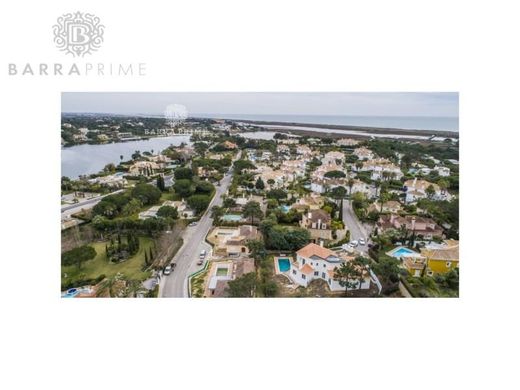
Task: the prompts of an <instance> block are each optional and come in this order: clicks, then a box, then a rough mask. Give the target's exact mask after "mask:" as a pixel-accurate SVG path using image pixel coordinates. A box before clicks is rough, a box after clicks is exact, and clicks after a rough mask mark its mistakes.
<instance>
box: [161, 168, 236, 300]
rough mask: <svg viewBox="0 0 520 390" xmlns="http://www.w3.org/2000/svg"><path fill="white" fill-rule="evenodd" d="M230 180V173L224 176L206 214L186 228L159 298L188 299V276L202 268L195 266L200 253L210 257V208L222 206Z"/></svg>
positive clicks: (162, 283) (162, 281)
mask: <svg viewBox="0 0 520 390" xmlns="http://www.w3.org/2000/svg"><path fill="white" fill-rule="evenodd" d="M231 178H232V175H231V174H230V173H227V174H226V175H225V176H224V178H223V179H222V180H221V181H220V186H218V187H216V191H215V196H214V197H213V199H212V201H211V203H210V204H209V206H208V210H207V211H206V213H205V214H204V215H203V216H202V218H201V219H200V221H199V222H197V224H196V225H195V226H191V227H187V228H186V230H185V232H184V235H183V237H182V238H183V240H184V243H183V245H182V247H181V248H180V249H179V251H178V252H177V254H176V255H175V256H174V258H173V262H175V263H176V264H177V265H176V266H175V269H174V270H173V272H172V273H171V274H170V275H168V276H164V275H163V276H162V277H161V282H160V284H159V296H160V297H177V298H183V297H188V276H189V275H190V274H192V273H193V272H195V271H197V270H199V269H201V268H202V267H203V266H197V261H198V260H199V254H200V252H201V251H202V250H203V249H206V252H208V255H206V259H207V258H208V257H209V256H210V250H211V246H210V245H209V244H208V243H207V242H206V241H205V239H206V236H207V235H208V232H209V230H210V229H211V227H212V223H213V219H212V218H211V217H210V214H211V208H212V207H213V206H220V205H222V197H221V196H222V195H223V194H225V193H226V191H227V189H228V187H229V185H230V184H231Z"/></svg>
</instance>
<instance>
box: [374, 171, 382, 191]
mask: <svg viewBox="0 0 520 390" xmlns="http://www.w3.org/2000/svg"><path fill="white" fill-rule="evenodd" d="M383 173H384V172H383ZM374 187H375V188H376V196H377V190H378V188H380V187H381V180H379V179H377V180H374Z"/></svg>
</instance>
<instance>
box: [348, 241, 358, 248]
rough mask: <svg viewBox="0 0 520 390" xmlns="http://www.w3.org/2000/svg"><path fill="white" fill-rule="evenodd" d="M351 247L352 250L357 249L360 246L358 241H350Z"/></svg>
mask: <svg viewBox="0 0 520 390" xmlns="http://www.w3.org/2000/svg"><path fill="white" fill-rule="evenodd" d="M349 245H350V246H351V247H352V248H355V247H356V246H358V242H357V240H353V241H350V243H349Z"/></svg>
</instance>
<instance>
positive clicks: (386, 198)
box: [379, 191, 390, 213]
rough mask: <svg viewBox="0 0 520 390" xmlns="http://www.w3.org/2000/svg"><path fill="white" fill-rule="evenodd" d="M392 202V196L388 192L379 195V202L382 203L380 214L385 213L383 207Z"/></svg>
mask: <svg viewBox="0 0 520 390" xmlns="http://www.w3.org/2000/svg"><path fill="white" fill-rule="evenodd" d="M389 200H390V194H389V193H388V192H386V191H385V192H382V193H380V194H379V202H380V203H381V209H380V210H379V212H380V213H382V212H383V205H384V204H385V203H386V202H388V201H389Z"/></svg>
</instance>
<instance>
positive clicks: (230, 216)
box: [60, 92, 459, 298]
mask: <svg viewBox="0 0 520 390" xmlns="http://www.w3.org/2000/svg"><path fill="white" fill-rule="evenodd" d="M60 176H61V288H60V291H61V297H63V298H168V297H179V298H183V297H184V298H235V297H243V298H430V297H434V298H451V297H455V298H456V297H458V296H459V196H458V195H459V94H458V93H457V92H352V93H349V92H344V93H342V92H250V93H244V92H212V93H209V92H208V93H205V92H171V93H169V92H64V93H62V95H61V175H60Z"/></svg>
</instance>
